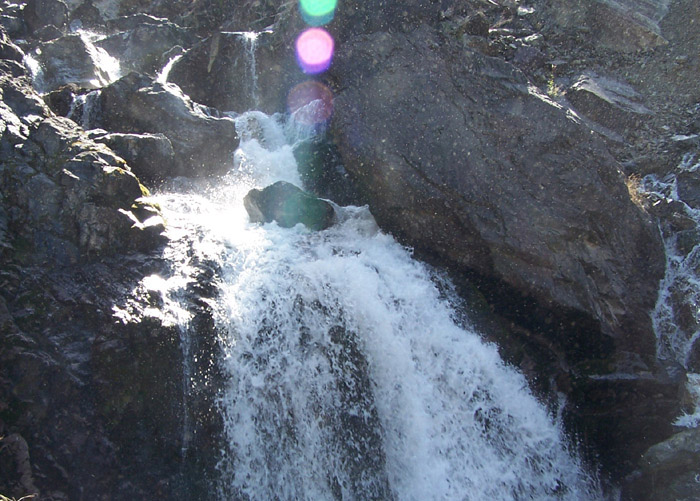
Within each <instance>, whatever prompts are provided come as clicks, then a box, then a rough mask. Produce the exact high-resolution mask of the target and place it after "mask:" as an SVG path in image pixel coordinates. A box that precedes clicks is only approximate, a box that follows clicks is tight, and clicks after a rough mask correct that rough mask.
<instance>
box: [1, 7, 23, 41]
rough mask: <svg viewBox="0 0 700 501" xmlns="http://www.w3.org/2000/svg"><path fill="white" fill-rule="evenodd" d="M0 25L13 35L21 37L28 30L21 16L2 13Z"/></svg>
mask: <svg viewBox="0 0 700 501" xmlns="http://www.w3.org/2000/svg"><path fill="white" fill-rule="evenodd" d="M0 26H2V28H3V29H4V30H5V31H6V32H7V34H8V35H9V36H11V37H19V36H21V35H22V34H23V33H24V31H25V30H26V26H25V24H24V20H23V19H22V18H21V17H19V16H11V15H6V14H4V13H3V14H0Z"/></svg>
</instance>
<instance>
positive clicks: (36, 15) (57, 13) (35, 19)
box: [23, 0, 68, 34]
mask: <svg viewBox="0 0 700 501" xmlns="http://www.w3.org/2000/svg"><path fill="white" fill-rule="evenodd" d="M23 12H24V22H25V23H26V25H27V29H28V30H29V33H30V34H31V33H33V32H36V31H38V30H39V29H40V28H43V27H45V26H48V25H53V26H55V27H56V28H63V27H64V26H65V25H66V23H67V22H68V7H67V6H66V4H65V3H64V2H62V1H61V0H29V1H28V2H27V4H26V5H25V6H24V11H23Z"/></svg>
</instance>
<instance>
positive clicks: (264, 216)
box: [243, 181, 335, 230]
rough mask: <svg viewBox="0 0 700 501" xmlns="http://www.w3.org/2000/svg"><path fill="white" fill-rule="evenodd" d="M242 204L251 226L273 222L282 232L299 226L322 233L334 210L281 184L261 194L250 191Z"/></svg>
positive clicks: (273, 185)
mask: <svg viewBox="0 0 700 501" xmlns="http://www.w3.org/2000/svg"><path fill="white" fill-rule="evenodd" d="M243 204H244V205H245V209H246V211H248V216H249V217H250V221H251V222H252V223H270V222H272V221H277V224H279V225H280V226H282V227H283V228H291V227H293V226H295V225H297V224H299V223H302V224H304V225H305V226H306V227H307V228H309V229H312V230H325V229H326V228H328V227H330V226H332V225H333V222H334V220H335V210H334V209H333V206H332V205H331V204H330V203H329V202H326V201H325V200H321V199H319V198H316V197H314V196H313V195H310V194H309V193H306V192H304V191H302V190H301V189H299V188H297V187H296V186H294V185H293V184H290V183H287V182H284V181H278V182H276V183H275V184H272V185H270V186H268V187H266V188H264V189H263V190H256V189H253V190H250V191H249V192H248V194H247V195H246V196H245V198H244V199H243Z"/></svg>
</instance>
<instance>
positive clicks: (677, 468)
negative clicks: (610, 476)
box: [622, 428, 700, 501]
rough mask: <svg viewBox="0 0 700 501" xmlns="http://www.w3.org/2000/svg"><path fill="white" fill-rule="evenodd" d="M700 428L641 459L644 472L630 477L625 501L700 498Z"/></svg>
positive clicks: (678, 436)
mask: <svg viewBox="0 0 700 501" xmlns="http://www.w3.org/2000/svg"><path fill="white" fill-rule="evenodd" d="M698 465H700V429H698V428H695V429H689V430H685V431H681V432H679V433H676V434H675V435H673V436H672V437H671V438H669V439H668V440H665V441H663V442H660V443H658V444H655V445H654V446H652V447H650V448H649V450H647V451H646V452H645V453H644V455H643V456H642V457H641V460H640V469H639V470H638V471H636V472H635V473H634V474H632V475H630V476H629V478H628V479H627V480H626V482H625V484H624V486H623V490H622V499H623V500H635V501H665V500H668V499H674V500H676V501H691V500H693V499H700V482H698V475H700V471H699V470H698Z"/></svg>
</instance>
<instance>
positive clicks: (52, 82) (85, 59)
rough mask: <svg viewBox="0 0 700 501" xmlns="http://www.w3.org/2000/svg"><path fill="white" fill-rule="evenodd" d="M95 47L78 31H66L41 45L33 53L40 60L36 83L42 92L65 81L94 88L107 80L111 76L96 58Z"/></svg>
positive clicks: (108, 80)
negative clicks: (69, 32)
mask: <svg viewBox="0 0 700 501" xmlns="http://www.w3.org/2000/svg"><path fill="white" fill-rule="evenodd" d="M98 50H101V49H97V48H95V47H94V46H92V45H90V44H88V43H86V41H85V40H84V39H83V37H82V36H80V35H67V36H65V37H61V38H58V39H56V40H52V41H50V42H47V43H45V44H42V45H41V47H40V51H39V53H36V54H34V57H35V58H36V59H37V61H39V63H40V64H41V68H42V72H41V77H40V82H39V86H40V87H41V90H42V91H44V92H48V91H51V90H55V89H58V88H59V87H61V86H63V85H66V84H71V83H72V84H76V85H78V86H79V87H84V88H87V89H96V88H99V87H104V86H105V85H107V84H109V82H110V81H111V78H112V76H111V75H110V74H109V72H108V68H105V67H103V66H102V65H101V64H100V62H99V55H98V53H97V51H98Z"/></svg>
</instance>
